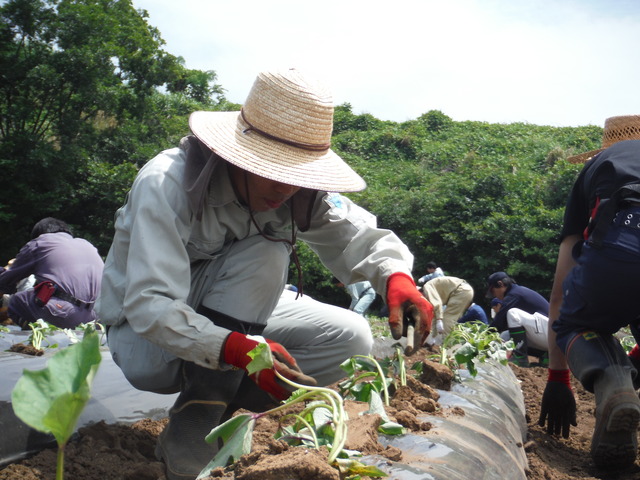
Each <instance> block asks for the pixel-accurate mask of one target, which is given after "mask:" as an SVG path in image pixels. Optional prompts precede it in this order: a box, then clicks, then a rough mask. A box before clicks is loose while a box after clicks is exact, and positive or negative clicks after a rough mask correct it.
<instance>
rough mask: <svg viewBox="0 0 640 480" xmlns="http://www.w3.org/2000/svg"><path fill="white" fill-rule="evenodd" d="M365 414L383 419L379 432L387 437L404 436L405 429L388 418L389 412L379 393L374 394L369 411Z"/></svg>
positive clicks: (370, 400)
mask: <svg viewBox="0 0 640 480" xmlns="http://www.w3.org/2000/svg"><path fill="white" fill-rule="evenodd" d="M363 414H375V415H379V416H380V418H381V419H382V423H381V424H380V425H379V426H378V431H379V432H380V433H384V434H386V435H402V434H404V433H405V429H404V427H403V426H402V425H400V424H399V423H396V422H392V421H391V420H390V419H389V417H388V416H387V411H386V410H385V408H384V403H383V402H382V398H381V397H380V394H379V393H378V392H375V393H372V394H371V398H370V399H369V410H367V411H366V412H363Z"/></svg>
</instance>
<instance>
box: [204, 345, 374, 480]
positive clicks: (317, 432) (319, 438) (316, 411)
mask: <svg viewBox="0 0 640 480" xmlns="http://www.w3.org/2000/svg"><path fill="white" fill-rule="evenodd" d="M248 355H249V356H250V357H251V358H252V359H253V360H252V361H251V362H250V363H249V365H248V366H247V372H248V373H249V374H252V373H254V372H257V371H260V370H263V369H265V368H272V367H273V357H272V355H271V350H270V349H269V346H268V345H267V344H260V345H258V346H257V347H256V348H254V349H253V350H252V351H251V352H249V354H248ZM276 375H277V377H278V378H279V379H280V380H281V381H283V382H285V383H287V384H289V385H291V386H292V387H294V388H296V389H297V390H296V391H295V392H293V394H292V395H291V397H290V398H289V399H288V400H286V401H285V402H284V403H283V404H282V405H279V406H277V407H275V408H272V409H271V410H267V411H265V412H260V413H246V414H240V415H236V416H235V417H232V418H231V419H229V420H227V421H226V422H225V423H223V424H221V425H219V426H217V427H215V428H214V429H213V430H211V432H210V433H209V435H207V436H206V438H205V440H206V441H207V442H208V443H213V442H218V440H222V444H223V446H222V448H221V449H220V450H219V451H218V453H217V454H216V456H215V457H214V458H213V459H212V460H211V462H209V464H208V465H207V466H206V467H205V468H204V469H203V470H202V471H201V472H200V475H199V476H198V479H203V478H206V477H207V476H208V475H209V474H210V472H211V470H213V469H214V468H217V467H225V466H226V465H228V464H229V463H232V462H235V461H237V460H238V459H239V458H240V457H241V456H242V455H244V454H247V453H249V452H250V451H251V443H252V435H253V429H254V427H255V424H256V421H257V420H258V419H260V418H262V417H264V416H267V415H271V414H274V413H277V412H279V411H283V410H285V409H288V408H289V407H291V406H292V405H295V404H299V403H302V402H305V404H306V406H305V408H304V409H303V410H302V411H301V412H300V413H297V414H291V415H288V416H287V417H289V418H294V419H295V422H294V424H293V425H291V426H289V427H284V428H282V429H281V430H280V432H279V438H281V439H282V440H284V441H287V442H288V443H290V444H293V445H308V446H312V447H314V448H316V449H319V448H320V447H321V446H327V448H329V456H328V459H327V461H328V462H329V464H331V465H335V466H336V467H338V468H339V469H340V470H341V471H344V470H345V469H346V470H348V471H349V474H350V475H354V474H357V473H358V471H361V472H362V473H363V474H365V472H366V475H368V476H370V477H374V476H378V477H380V476H385V474H384V472H382V471H380V470H378V469H377V468H375V467H370V466H366V465H362V464H360V463H359V462H356V461H353V460H351V461H348V462H337V459H338V456H339V455H341V453H342V451H343V447H344V444H345V441H346V439H347V416H346V414H345V412H344V401H343V398H342V397H341V396H340V395H339V394H338V393H337V392H335V391H333V390H331V389H329V388H324V387H312V386H308V385H300V384H298V383H295V382H292V381H291V380H289V379H287V378H285V377H283V376H282V375H280V374H279V373H278V372H277V371H276ZM344 456H345V457H348V455H346V454H344Z"/></svg>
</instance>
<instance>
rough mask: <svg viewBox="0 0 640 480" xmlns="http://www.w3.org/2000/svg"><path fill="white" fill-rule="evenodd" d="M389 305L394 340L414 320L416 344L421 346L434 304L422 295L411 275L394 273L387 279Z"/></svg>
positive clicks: (404, 333)
mask: <svg viewBox="0 0 640 480" xmlns="http://www.w3.org/2000/svg"><path fill="white" fill-rule="evenodd" d="M387 305H388V306H389V328H390V329H391V335H392V336H393V338H394V340H399V339H400V337H402V336H403V335H405V336H406V334H407V326H408V325H407V322H406V321H404V320H405V318H407V321H409V320H411V319H413V322H414V328H415V330H414V345H415V348H418V347H421V346H422V345H423V344H424V342H425V340H426V339H427V337H428V336H429V332H431V321H432V320H433V305H431V303H429V301H428V300H427V299H426V298H424V297H423V296H422V294H421V293H420V292H419V291H418V289H417V288H416V284H415V283H414V281H413V279H412V278H411V277H410V276H409V275H405V274H404V273H400V272H398V273H394V274H392V275H391V276H390V277H389V279H388V280H387Z"/></svg>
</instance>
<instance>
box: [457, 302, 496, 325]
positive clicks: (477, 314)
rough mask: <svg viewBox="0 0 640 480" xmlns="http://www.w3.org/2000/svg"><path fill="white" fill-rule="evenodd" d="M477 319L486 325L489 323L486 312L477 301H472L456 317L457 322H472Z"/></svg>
mask: <svg viewBox="0 0 640 480" xmlns="http://www.w3.org/2000/svg"><path fill="white" fill-rule="evenodd" d="M478 320H479V321H481V322H482V323H485V324H487V325H488V324H489V320H488V319H487V314H486V313H485V311H484V309H483V308H482V307H481V306H480V305H478V304H477V303H472V304H471V306H470V307H469V308H468V309H467V311H466V312H465V314H464V315H463V316H461V317H460V318H459V319H458V323H467V322H474V321H478Z"/></svg>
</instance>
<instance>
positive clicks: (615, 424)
mask: <svg viewBox="0 0 640 480" xmlns="http://www.w3.org/2000/svg"><path fill="white" fill-rule="evenodd" d="M625 138H634V139H635V140H625ZM620 140H625V141H620ZM603 145H604V146H606V147H608V148H606V149H605V150H604V151H599V153H598V152H592V154H595V156H593V158H591V159H590V160H588V161H587V163H586V164H585V166H584V168H583V169H582V171H581V173H580V175H579V176H578V178H577V180H576V182H575V184H574V186H573V189H572V191H571V195H570V197H569V200H568V202H567V205H566V209H565V215H564V223H563V227H562V234H561V238H562V241H561V244H560V250H559V254H558V262H557V266H556V273H555V278H554V283H553V289H552V293H551V315H550V323H551V328H550V331H549V346H550V350H549V353H550V365H549V368H550V369H549V380H548V383H547V386H546V388H545V391H544V394H543V397H542V408H541V415H540V420H539V423H540V425H544V424H545V423H547V431H548V433H549V434H560V433H562V435H563V436H564V437H568V436H569V431H570V426H571V425H574V426H575V425H576V404H575V399H574V396H573V392H572V390H571V383H570V375H569V369H570V371H571V372H572V373H573V375H575V377H576V378H577V379H578V380H579V381H580V382H581V383H582V385H583V386H584V388H585V389H586V390H588V391H590V392H593V393H594V394H595V403H596V409H595V417H596V424H595V431H594V433H593V437H592V440H591V456H592V458H593V461H594V463H595V464H596V465H597V466H599V467H603V468H614V469H616V468H624V467H629V466H631V465H633V464H634V463H635V461H636V458H637V455H638V439H637V430H638V425H639V424H640V400H639V399H638V395H637V393H636V391H635V388H634V385H633V379H634V378H635V377H636V376H637V370H636V368H635V367H634V366H633V362H632V361H630V359H629V357H628V356H627V355H626V353H625V351H624V349H623V348H622V346H621V345H620V342H619V341H618V340H617V339H616V337H615V336H614V334H615V333H616V332H617V331H618V330H619V329H621V328H622V327H626V326H628V325H631V327H632V328H631V330H632V332H633V333H634V336H636V341H638V340H639V339H638V318H640V296H639V295H638V292H639V291H640V277H639V276H638V271H639V269H640V229H639V225H640V117H639V116H628V117H613V118H610V119H607V122H606V123H605V130H604V137H603Z"/></svg>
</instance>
